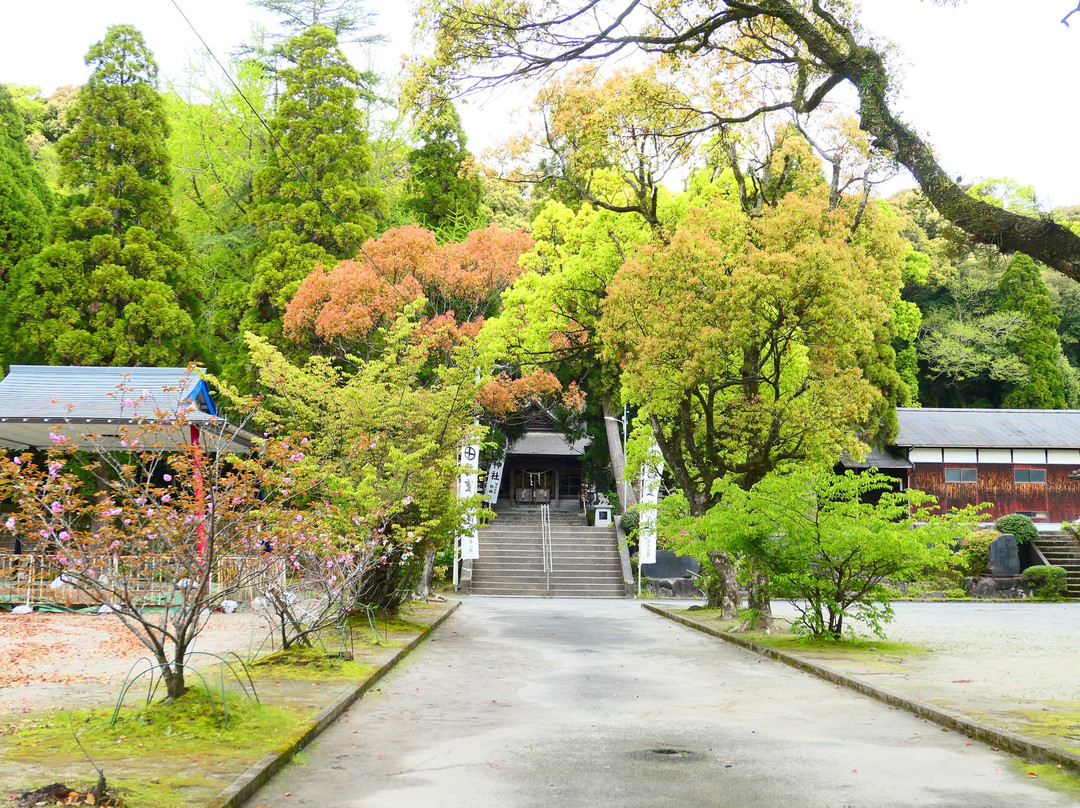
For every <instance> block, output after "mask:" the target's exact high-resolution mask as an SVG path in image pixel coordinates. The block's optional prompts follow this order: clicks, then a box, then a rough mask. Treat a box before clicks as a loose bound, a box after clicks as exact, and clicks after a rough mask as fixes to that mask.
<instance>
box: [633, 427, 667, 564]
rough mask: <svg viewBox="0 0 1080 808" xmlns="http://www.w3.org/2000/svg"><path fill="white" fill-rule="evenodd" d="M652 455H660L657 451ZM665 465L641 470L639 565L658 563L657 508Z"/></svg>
mask: <svg viewBox="0 0 1080 808" xmlns="http://www.w3.org/2000/svg"><path fill="white" fill-rule="evenodd" d="M655 448H656V447H655V446H654V451H653V452H652V454H658V452H657V451H655ZM662 471H663V463H661V462H660V461H657V463H656V465H655V466H654V465H652V464H649V465H647V466H645V467H644V468H642V470H641V506H642V508H641V517H640V520H639V522H638V563H639V564H655V563H656V506H657V504H658V503H659V502H660V475H661V473H662Z"/></svg>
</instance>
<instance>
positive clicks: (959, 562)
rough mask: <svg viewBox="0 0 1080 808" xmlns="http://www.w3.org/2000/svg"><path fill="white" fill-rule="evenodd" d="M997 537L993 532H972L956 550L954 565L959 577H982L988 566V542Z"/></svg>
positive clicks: (995, 532)
mask: <svg viewBox="0 0 1080 808" xmlns="http://www.w3.org/2000/svg"><path fill="white" fill-rule="evenodd" d="M997 536H998V534H997V531H995V530H973V531H971V532H970V533H968V534H967V536H965V537H964V538H963V539H962V540H961V541H960V546H959V547H958V548H957V549H956V551H955V552H956V559H955V564H956V566H957V570H958V571H959V572H960V574H961V575H971V576H974V575H982V574H983V573H985V572H986V571H987V567H988V566H989V565H990V542H992V541H993V540H994V539H996V538H997Z"/></svg>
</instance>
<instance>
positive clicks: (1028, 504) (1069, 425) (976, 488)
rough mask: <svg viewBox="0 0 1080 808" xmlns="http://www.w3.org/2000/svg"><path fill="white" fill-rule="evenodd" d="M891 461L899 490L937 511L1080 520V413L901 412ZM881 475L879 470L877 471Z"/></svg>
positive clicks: (1011, 411) (909, 410) (1037, 520)
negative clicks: (928, 498)
mask: <svg viewBox="0 0 1080 808" xmlns="http://www.w3.org/2000/svg"><path fill="white" fill-rule="evenodd" d="M897 415H898V417H899V421H900V432H899V434H898V435H897V438H896V446H895V451H893V452H891V455H892V456H894V457H897V456H899V457H902V458H903V459H904V460H906V461H907V464H906V465H908V466H909V467H908V468H906V469H902V470H900V469H897V470H898V471H901V474H900V475H898V476H902V477H904V478H905V479H904V485H905V487H912V488H918V489H920V490H922V491H926V492H927V493H928V494H933V495H934V496H935V497H937V499H938V503H939V505H940V507H941V508H942V509H943V510H948V509H951V508H962V507H964V506H966V505H974V504H978V503H981V502H986V503H990V504H991V505H992V508H991V510H990V511H989V512H988V515H987V517H986V518H987V520H988V521H989V520H991V519H996V518H997V517H999V516H1003V515H1005V514H1008V513H1024V514H1027V515H1028V516H1030V517H1031V518H1032V519H1033V520H1035V521H1036V522H1061V521H1064V520H1070V521H1071V520H1075V519H1076V518H1077V517H1078V516H1080V410H974V409H970V410H969V409H937V408H930V407H927V408H899V409H898V410H897ZM882 470H883V471H886V470H885V469H882Z"/></svg>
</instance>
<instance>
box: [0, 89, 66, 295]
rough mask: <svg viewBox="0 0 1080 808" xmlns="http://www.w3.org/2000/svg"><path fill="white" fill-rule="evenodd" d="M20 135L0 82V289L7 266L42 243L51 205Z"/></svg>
mask: <svg viewBox="0 0 1080 808" xmlns="http://www.w3.org/2000/svg"><path fill="white" fill-rule="evenodd" d="M24 138H25V135H24V129H23V120H22V117H21V116H20V115H19V112H18V110H17V109H16V107H15V104H14V102H13V101H12V98H11V95H10V94H9V93H8V91H7V89H6V88H5V87H4V86H3V85H0V289H2V288H3V283H4V279H5V276H6V275H7V274H8V272H9V271H10V270H11V268H12V267H14V266H15V265H16V264H17V263H19V261H22V260H23V259H24V258H28V257H29V256H31V255H33V254H35V253H36V252H37V251H38V250H40V249H41V247H42V245H43V244H44V243H45V238H46V236H47V234H48V230H49V214H50V213H51V211H52V206H53V200H52V194H51V193H50V192H49V190H48V189H47V188H46V187H45V181H44V180H43V179H42V178H41V175H40V174H38V172H37V170H36V169H35V168H34V158H33V157H32V155H31V154H30V149H29V148H28V147H27V145H26V143H25V140H24Z"/></svg>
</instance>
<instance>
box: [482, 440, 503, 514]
mask: <svg viewBox="0 0 1080 808" xmlns="http://www.w3.org/2000/svg"><path fill="white" fill-rule="evenodd" d="M505 465H506V452H503V453H502V455H500V456H499V459H498V460H496V461H494V462H493V463H492V464H491V468H489V469H488V472H487V479H486V480H485V481H484V502H486V503H488V504H489V505H494V504H495V501H496V500H497V499H498V498H499V488H500V487H501V486H502V477H503V467H504V466H505Z"/></svg>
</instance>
